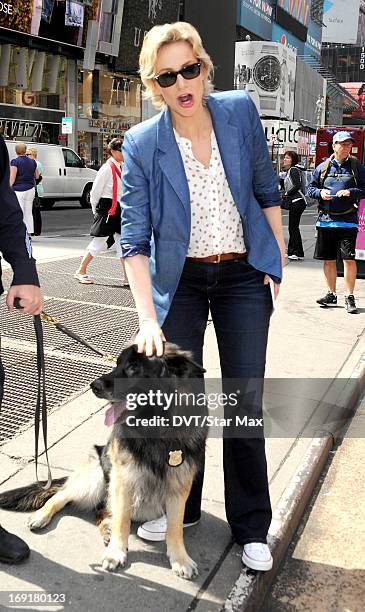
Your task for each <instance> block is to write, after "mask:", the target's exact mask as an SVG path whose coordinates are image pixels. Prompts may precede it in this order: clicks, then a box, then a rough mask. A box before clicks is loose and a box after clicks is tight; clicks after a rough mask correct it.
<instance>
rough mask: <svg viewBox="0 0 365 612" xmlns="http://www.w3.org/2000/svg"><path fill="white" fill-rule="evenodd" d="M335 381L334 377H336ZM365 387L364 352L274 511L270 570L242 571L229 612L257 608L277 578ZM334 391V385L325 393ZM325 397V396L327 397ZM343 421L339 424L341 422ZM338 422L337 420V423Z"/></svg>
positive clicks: (229, 600) (227, 605) (248, 611)
mask: <svg viewBox="0 0 365 612" xmlns="http://www.w3.org/2000/svg"><path fill="white" fill-rule="evenodd" d="M334 382H335V379H334ZM364 389H365V353H364V354H363V355H362V357H361V359H360V361H359V362H358V364H357V366H356V368H355V369H354V371H353V373H352V375H351V377H350V378H349V379H348V380H347V382H346V384H345V386H344V388H343V390H342V392H341V394H340V398H341V404H340V406H341V407H340V406H338V404H337V406H336V408H337V409H336V417H335V418H336V421H334V425H333V427H332V431H330V430H329V429H327V430H321V431H319V432H318V437H316V438H313V440H312V442H311V444H310V446H309V448H308V450H307V452H306V454H305V456H304V458H303V461H302V463H301V465H300V467H299V468H298V470H297V472H296V473H295V474H294V476H293V477H292V479H291V480H290V482H289V484H288V486H287V487H286V489H285V491H284V493H283V494H282V496H281V498H280V500H279V503H278V504H277V506H276V508H275V511H274V513H273V518H272V522H271V526H270V530H269V534H268V544H269V547H270V550H271V552H272V555H273V558H274V565H273V569H272V570H271V571H270V572H255V573H254V574H253V573H247V572H246V571H245V570H243V571H242V573H241V574H240V576H239V577H238V579H237V581H236V583H235V585H234V586H233V588H232V590H231V592H230V594H229V595H228V598H227V599H226V601H225V604H224V607H223V608H222V610H225V611H227V612H239V611H240V612H258V611H259V610H261V606H262V604H263V602H264V599H265V597H266V594H267V592H268V590H269V588H270V586H271V584H272V582H273V581H274V580H275V578H276V575H277V573H278V571H279V569H280V566H281V563H282V561H283V559H284V556H285V554H286V551H287V548H288V546H289V544H290V542H291V540H292V538H293V535H294V533H295V531H296V529H297V527H298V525H299V522H300V520H301V517H302V515H303V512H304V510H305V508H306V506H307V503H308V501H309V499H310V497H311V495H312V493H313V490H314V487H315V486H316V484H317V482H318V480H319V477H320V475H321V473H322V470H323V468H324V466H325V464H326V461H327V459H328V455H329V453H330V451H331V450H332V448H333V446H334V443H335V441H336V440H337V439H338V438H339V437H340V435H341V432H342V429H343V426H344V425H345V424H346V423H348V421H349V418H350V417H352V416H353V415H354V412H355V408H356V406H357V404H358V401H359V400H360V398H361V394H362V392H363V391H364ZM330 394H331V388H330V389H329V391H328V392H327V394H326V397H327V396H328V395H330ZM323 401H325V398H324V400H323ZM338 421H340V424H338ZM336 423H337V424H336Z"/></svg>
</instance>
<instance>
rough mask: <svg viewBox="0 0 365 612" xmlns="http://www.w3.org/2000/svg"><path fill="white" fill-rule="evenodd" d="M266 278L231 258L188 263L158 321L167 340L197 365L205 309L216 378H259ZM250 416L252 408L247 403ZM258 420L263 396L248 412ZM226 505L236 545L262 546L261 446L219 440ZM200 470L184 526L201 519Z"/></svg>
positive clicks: (265, 498) (266, 505)
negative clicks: (161, 320) (210, 328)
mask: <svg viewBox="0 0 365 612" xmlns="http://www.w3.org/2000/svg"><path fill="white" fill-rule="evenodd" d="M263 279H264V274H263V273H262V272H259V271H258V270H256V269H255V268H253V267H252V266H250V265H249V264H248V263H247V260H246V259H245V258H244V259H236V260H230V261H224V262H221V263H219V264H214V263H213V264H210V263H197V262H190V261H187V262H186V263H185V266H184V269H183V273H182V276H181V278H180V282H179V285H178V288H177V291H176V293H175V295H174V298H173V300H172V304H171V307H170V310H169V313H168V316H167V317H166V320H165V322H164V324H163V332H164V334H165V336H166V339H167V340H168V341H169V342H174V343H176V344H178V345H179V346H180V347H181V348H182V349H184V350H189V351H191V352H192V353H193V356H194V359H195V360H196V361H197V362H198V363H200V364H202V362H203V344H204V333H205V329H206V325H207V320H208V313H209V309H210V312H211V316H212V319H213V324H214V328H215V332H216V336H217V342H218V349H219V358H220V366H221V372H222V377H223V378H226V379H229V378H236V379H237V378H240V379H247V378H249V379H256V378H257V379H263V377H264V373H265V361H266V346H267V337H268V330H269V322H270V315H271V312H272V300H271V293H270V288H269V286H268V285H264V284H263ZM245 409H246V413H248V414H249V413H250V406H245ZM254 413H255V417H257V416H258V414H261V415H262V396H260V398H259V407H258V406H257V398H256V400H255V407H254ZM223 462H224V483H225V505H226V515H227V520H228V523H229V525H230V527H231V530H232V534H233V537H234V538H235V540H236V541H237V542H238V543H239V544H246V543H248V542H266V536H267V532H268V529H269V526H270V522H271V504H270V497H269V488H268V480H267V466H266V456H265V441H264V439H263V436H262V435H261V436H259V437H257V438H249V439H248V438H237V437H231V438H228V437H224V438H223ZM203 478H204V470H203V471H202V472H201V473H199V474H198V475H197V477H196V479H195V481H194V483H193V487H192V490H191V493H190V496H189V498H188V501H187V504H186V509H185V518H184V522H185V523H189V522H194V521H195V520H197V519H199V518H200V511H201V510H200V507H201V497H202V487H203Z"/></svg>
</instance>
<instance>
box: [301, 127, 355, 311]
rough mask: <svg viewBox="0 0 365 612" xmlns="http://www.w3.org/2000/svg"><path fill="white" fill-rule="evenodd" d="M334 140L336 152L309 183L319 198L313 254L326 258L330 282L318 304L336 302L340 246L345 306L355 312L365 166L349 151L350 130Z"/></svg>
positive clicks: (334, 304) (316, 170)
mask: <svg viewBox="0 0 365 612" xmlns="http://www.w3.org/2000/svg"><path fill="white" fill-rule="evenodd" d="M332 142H333V151H334V153H333V155H331V157H330V158H329V159H328V160H326V161H325V162H323V163H322V164H320V165H319V166H318V167H317V168H316V169H315V171H314V173H313V180H312V182H311V183H310V185H309V187H308V195H309V196H310V197H312V198H316V199H317V200H318V201H319V207H318V208H319V215H318V219H317V223H316V227H317V242H316V247H315V251H314V258H315V259H321V260H323V261H324V275H325V278H326V283H327V293H326V295H325V296H324V297H322V298H320V299H318V300H317V304H319V305H320V306H321V307H322V308H327V307H328V306H336V305H337V294H336V281H337V267H336V259H337V252H338V250H339V252H340V253H341V257H342V259H343V266H344V285H345V306H346V310H347V312H348V313H350V314H356V313H357V308H356V303H355V298H354V289H355V281H356V272H357V269H356V261H355V243H356V236H357V202H358V201H359V200H360V199H361V198H365V167H364V166H363V165H362V164H360V162H359V161H358V160H357V159H356V158H355V157H351V155H350V153H351V148H352V144H353V138H352V136H351V133H350V132H345V131H341V132H337V133H336V134H335V135H334V137H333V141H332Z"/></svg>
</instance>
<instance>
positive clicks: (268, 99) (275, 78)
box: [253, 44, 287, 111]
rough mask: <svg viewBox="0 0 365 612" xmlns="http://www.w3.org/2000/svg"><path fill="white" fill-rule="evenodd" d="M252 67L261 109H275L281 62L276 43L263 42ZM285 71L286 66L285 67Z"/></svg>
mask: <svg viewBox="0 0 365 612" xmlns="http://www.w3.org/2000/svg"><path fill="white" fill-rule="evenodd" d="M260 55H262V56H263V57H260V58H259V59H258V60H257V62H256V63H255V65H254V67H253V81H254V83H255V85H256V87H257V89H258V92H257V93H258V96H259V100H260V110H261V111H275V110H276V108H277V101H278V94H279V88H280V85H281V82H282V64H281V63H280V59H279V50H278V46H277V44H272V45H270V44H263V45H262V47H261V52H260ZM286 71H287V68H286Z"/></svg>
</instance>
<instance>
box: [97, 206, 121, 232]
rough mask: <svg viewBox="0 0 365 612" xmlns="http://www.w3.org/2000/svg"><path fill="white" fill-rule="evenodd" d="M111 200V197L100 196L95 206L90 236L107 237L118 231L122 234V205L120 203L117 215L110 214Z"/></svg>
mask: <svg viewBox="0 0 365 612" xmlns="http://www.w3.org/2000/svg"><path fill="white" fill-rule="evenodd" d="M111 202H112V200H111V198H100V200H99V202H98V203H97V205H96V208H95V215H94V220H93V222H92V225H91V228H90V236H95V237H101V236H103V237H106V236H111V235H112V234H116V233H118V234H120V206H119V203H118V206H117V212H116V214H115V215H108V211H109V210H110V206H111ZM118 213H119V214H118Z"/></svg>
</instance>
